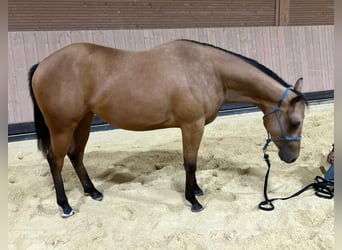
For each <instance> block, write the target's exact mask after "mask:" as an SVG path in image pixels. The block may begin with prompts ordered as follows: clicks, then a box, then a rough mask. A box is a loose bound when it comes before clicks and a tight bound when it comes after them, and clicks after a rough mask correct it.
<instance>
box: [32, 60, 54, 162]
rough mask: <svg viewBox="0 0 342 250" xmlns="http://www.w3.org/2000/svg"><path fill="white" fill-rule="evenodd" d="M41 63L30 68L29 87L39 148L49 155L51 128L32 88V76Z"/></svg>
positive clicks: (45, 154)
mask: <svg viewBox="0 0 342 250" xmlns="http://www.w3.org/2000/svg"><path fill="white" fill-rule="evenodd" d="M38 65H39V63H37V64H35V65H33V66H32V67H31V69H30V72H29V74H28V81H29V88H30V95H31V99H32V102H33V109H34V125H35V127H36V133H37V140H38V149H39V150H41V151H42V153H43V155H44V157H46V156H47V153H48V150H49V147H50V132H49V128H48V127H47V125H46V123H45V120H44V117H43V114H42V112H41V111H40V109H39V107H38V104H37V101H36V97H35V96H34V93H33V89H32V77H33V75H34V72H35V71H36V69H37V68H38Z"/></svg>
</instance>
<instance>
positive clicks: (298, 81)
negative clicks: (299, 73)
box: [294, 77, 303, 92]
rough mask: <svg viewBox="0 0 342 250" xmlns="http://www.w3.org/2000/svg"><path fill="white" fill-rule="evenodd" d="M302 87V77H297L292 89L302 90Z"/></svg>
mask: <svg viewBox="0 0 342 250" xmlns="http://www.w3.org/2000/svg"><path fill="white" fill-rule="evenodd" d="M302 88H303V77H301V78H299V79H298V80H297V81H296V84H295V86H294V89H295V90H298V91H299V92H301V91H302Z"/></svg>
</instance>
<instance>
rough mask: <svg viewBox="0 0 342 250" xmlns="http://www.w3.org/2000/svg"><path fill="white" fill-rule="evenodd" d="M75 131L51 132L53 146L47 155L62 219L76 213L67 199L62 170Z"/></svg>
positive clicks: (70, 129)
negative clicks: (61, 210)
mask: <svg viewBox="0 0 342 250" xmlns="http://www.w3.org/2000/svg"><path fill="white" fill-rule="evenodd" d="M72 133H73V129H72V128H69V129H65V130H63V131H58V132H56V131H53V130H50V136H51V138H50V140H51V146H50V149H49V151H48V154H47V160H48V162H49V165H50V170H51V174H52V178H53V182H54V185H55V191H56V197H57V204H58V205H59V206H60V207H61V208H62V209H63V213H62V217H63V218H66V217H69V216H72V215H73V214H74V213H75V212H74V211H73V209H72V208H71V206H70V205H69V202H68V198H67V197H66V194H65V190H64V184H63V179H62V168H63V165H64V157H65V155H66V153H67V151H68V148H69V146H70V142H71V138H72Z"/></svg>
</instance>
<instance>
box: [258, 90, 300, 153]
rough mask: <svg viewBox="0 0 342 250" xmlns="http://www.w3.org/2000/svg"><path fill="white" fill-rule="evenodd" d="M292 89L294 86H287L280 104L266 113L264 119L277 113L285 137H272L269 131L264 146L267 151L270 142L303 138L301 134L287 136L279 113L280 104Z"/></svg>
mask: <svg viewBox="0 0 342 250" xmlns="http://www.w3.org/2000/svg"><path fill="white" fill-rule="evenodd" d="M291 89H292V87H287V88H286V89H285V91H284V93H283V94H282V96H281V98H280V100H279V102H278V105H277V106H276V108H275V109H274V110H273V111H271V112H268V113H266V114H265V115H264V117H263V119H265V117H266V116H268V115H270V114H272V113H275V114H276V117H277V121H278V124H279V127H280V130H281V133H282V135H283V137H281V138H271V136H270V132H269V131H267V139H266V143H265V145H264V147H263V148H262V150H263V151H266V149H267V147H268V145H269V144H270V142H272V141H274V142H275V141H300V140H301V139H302V137H301V136H296V137H291V136H287V135H285V132H284V128H283V124H282V122H281V118H280V114H279V110H280V106H281V104H282V103H283V101H284V99H285V97H286V95H287V93H288V92H289V91H290V90H291Z"/></svg>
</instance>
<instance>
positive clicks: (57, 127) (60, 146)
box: [29, 39, 307, 218]
mask: <svg viewBox="0 0 342 250" xmlns="http://www.w3.org/2000/svg"><path fill="white" fill-rule="evenodd" d="M302 84H303V80H302V78H300V79H298V80H297V82H296V83H295V85H294V86H291V85H289V84H287V83H286V82H285V81H284V80H283V79H281V78H280V77H279V76H278V75H277V74H275V73H274V72H273V71H271V70H270V69H268V68H266V67H265V66H263V65H262V64H259V63H258V62H257V61H255V60H253V59H250V58H247V57H244V56H242V55H240V54H237V53H234V52H231V51H227V50H224V49H222V48H219V47H215V46H213V45H210V44H206V43H200V42H197V41H192V40H184V39H181V40H176V41H172V42H169V43H166V44H162V45H160V46H158V47H155V48H153V49H150V50H146V51H138V52H137V51H125V50H119V49H114V48H108V47H103V46H99V45H95V44H89V43H76V44H71V45H69V46H66V47H64V48H62V49H60V50H58V51H56V52H55V53H53V54H51V55H50V56H48V57H47V58H45V59H44V60H42V61H41V62H40V63H38V64H36V65H34V66H32V68H31V69H30V72H29V87H30V94H31V98H32V101H33V105H34V121H35V127H36V133H37V139H38V148H39V149H40V150H41V151H42V153H43V155H44V156H45V157H46V158H47V161H48V163H49V166H50V170H51V174H52V177H53V181H54V187H55V191H56V197H57V204H58V205H59V206H60V207H61V208H62V210H63V213H62V217H64V218H66V217H69V216H72V215H73V214H74V213H75V212H74V210H73V209H72V208H71V206H70V205H69V203H68V199H67V196H66V194H65V190H64V184H63V180H62V176H61V172H62V168H63V164H64V158H65V156H66V155H67V156H68V157H69V158H70V160H71V163H72V165H73V167H74V168H75V171H76V173H77V175H78V177H79V179H80V181H81V183H82V186H83V188H84V192H85V193H86V194H88V195H90V196H91V197H92V198H93V199H95V200H102V198H103V195H102V193H101V192H99V191H98V190H97V189H96V188H95V186H94V185H93V183H92V181H91V180H90V178H89V176H88V173H87V170H86V169H85V166H84V163H83V155H84V149H85V146H86V143H87V140H88V137H89V132H90V125H91V122H92V119H93V116H94V114H96V115H97V116H98V117H100V118H101V119H103V120H104V121H106V122H108V123H109V124H112V125H114V126H115V127H117V128H121V129H127V130H133V131H145V130H153V129H161V128H171V127H177V128H180V129H181V132H182V142H183V158H184V168H185V172H186V181H185V198H186V200H188V201H189V202H190V203H191V210H192V211H193V212H198V211H201V210H202V209H203V207H202V205H201V204H200V203H199V202H198V200H197V199H196V196H199V195H203V192H202V190H201V188H200V187H199V185H198V184H197V181H196V175H195V173H196V168H197V164H196V162H197V154H198V149H199V146H200V142H201V138H202V135H203V132H204V126H205V125H206V124H208V123H210V122H212V121H213V120H214V119H215V118H216V116H217V114H218V111H219V109H220V107H221V106H222V104H224V103H236V102H239V103H249V104H252V105H255V106H257V107H258V108H259V109H260V110H261V111H262V112H263V113H264V114H265V116H264V119H263V123H264V126H265V128H266V130H267V132H268V135H269V141H273V142H274V143H275V144H276V146H277V147H278V149H279V153H278V155H279V157H280V159H281V160H283V161H284V162H286V163H291V162H294V161H295V160H296V159H297V157H298V156H299V152H300V138H301V137H300V136H301V132H302V126H303V120H304V113H305V106H306V104H307V103H306V101H305V97H304V95H303V94H302V93H301V88H302Z"/></svg>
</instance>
